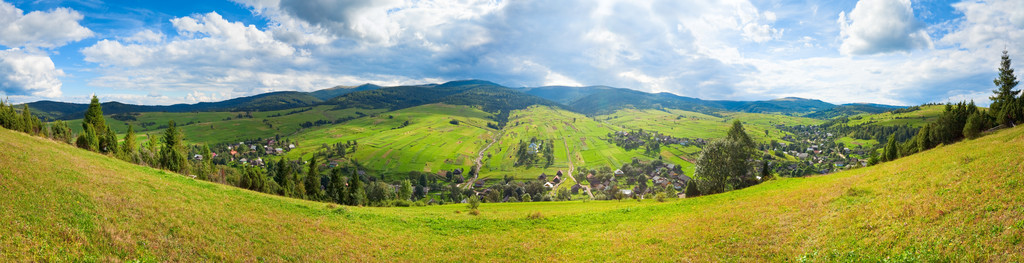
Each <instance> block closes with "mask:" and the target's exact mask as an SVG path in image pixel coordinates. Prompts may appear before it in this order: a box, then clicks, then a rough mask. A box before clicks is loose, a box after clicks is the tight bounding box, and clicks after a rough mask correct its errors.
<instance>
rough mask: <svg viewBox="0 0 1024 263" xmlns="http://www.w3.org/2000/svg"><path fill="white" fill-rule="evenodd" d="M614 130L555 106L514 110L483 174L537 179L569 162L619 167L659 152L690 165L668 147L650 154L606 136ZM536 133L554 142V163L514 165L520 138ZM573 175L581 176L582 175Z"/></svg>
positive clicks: (540, 138) (579, 165)
mask: <svg viewBox="0 0 1024 263" xmlns="http://www.w3.org/2000/svg"><path fill="white" fill-rule="evenodd" d="M615 131H616V130H615V129H614V127H612V126H610V125H607V124H603V123H600V122H598V121H595V120H593V119H591V118H588V117H586V116H584V115H582V114H578V113H574V112H570V111H566V110H562V109H558V108H554V107H548V106H534V107H530V108H527V109H525V110H517V111H513V112H512V113H511V114H510V118H509V123H508V125H507V126H506V127H505V131H504V132H505V133H504V135H503V136H502V138H501V140H500V141H499V142H498V143H496V144H495V145H494V146H492V147H491V148H490V149H488V151H487V153H486V154H487V155H489V156H490V157H487V156H485V159H484V165H483V167H482V168H481V169H480V176H481V177H492V178H502V176H504V175H512V176H514V177H516V178H518V179H531V178H533V179H535V178H536V177H537V176H538V175H540V174H541V173H547V174H549V175H550V174H555V173H556V172H557V171H558V170H563V171H567V170H568V169H569V164H570V162H571V163H572V165H573V167H587V168H591V169H597V168H599V167H603V166H609V167H612V168H613V169H617V168H619V167H621V166H622V165H623V164H625V163H628V162H631V161H632V160H633V158H637V159H640V160H652V159H656V158H657V156H662V158H663V159H664V161H666V162H671V163H676V164H680V165H684V166H689V165H690V164H689V163H688V162H686V161H685V160H683V159H680V158H679V157H678V156H676V155H672V154H670V153H669V152H668V151H667V150H665V149H663V150H662V153H661V154H659V155H655V156H647V155H645V154H644V152H643V150H631V151H627V150H625V149H622V148H620V147H618V146H616V145H615V144H613V143H610V142H608V141H606V140H604V139H603V138H605V137H607V135H608V134H609V133H614V132H615ZM534 137H536V138H537V139H539V140H542V141H547V140H552V141H553V142H554V144H555V148H554V155H555V160H554V163H553V164H552V165H551V166H550V167H544V166H545V163H544V161H543V160H541V164H540V165H537V166H534V167H527V166H515V162H516V160H517V158H516V155H515V153H516V150H517V149H518V148H519V141H520V140H522V141H524V142H529V141H530V139H531V138H534ZM691 172H692V171H691ZM691 174H692V173H691ZM574 176H577V179H579V180H582V179H581V178H579V177H581V176H582V175H574Z"/></svg>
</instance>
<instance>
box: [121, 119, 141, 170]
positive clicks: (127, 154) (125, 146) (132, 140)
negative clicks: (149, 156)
mask: <svg viewBox="0 0 1024 263" xmlns="http://www.w3.org/2000/svg"><path fill="white" fill-rule="evenodd" d="M136 140H137V138H136V137H135V128H133V127H132V125H131V124H129V125H128V132H127V133H125V135H124V142H122V143H121V147H120V148H119V150H120V151H119V152H120V153H121V159H123V160H125V161H129V162H133V163H138V160H136V157H135V156H136V153H137V152H138V149H139V146H138V143H137V142H136Z"/></svg>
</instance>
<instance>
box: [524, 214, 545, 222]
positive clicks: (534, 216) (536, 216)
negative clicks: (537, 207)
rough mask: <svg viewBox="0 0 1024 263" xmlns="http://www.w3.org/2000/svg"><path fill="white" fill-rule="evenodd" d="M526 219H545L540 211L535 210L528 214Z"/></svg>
mask: <svg viewBox="0 0 1024 263" xmlns="http://www.w3.org/2000/svg"><path fill="white" fill-rule="evenodd" d="M526 219H532V220H537V219H544V215H543V214H541V213H540V212H533V213H530V214H529V215H526Z"/></svg>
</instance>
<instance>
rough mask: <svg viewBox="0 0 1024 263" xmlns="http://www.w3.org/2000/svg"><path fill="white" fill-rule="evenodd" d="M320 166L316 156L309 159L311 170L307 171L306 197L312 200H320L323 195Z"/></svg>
mask: <svg viewBox="0 0 1024 263" xmlns="http://www.w3.org/2000/svg"><path fill="white" fill-rule="evenodd" d="M319 169H320V166H319V164H318V163H317V161H316V156H313V158H310V159H309V171H307V173H306V180H305V188H306V198H307V199H310V200H320V199H321V196H323V189H321V188H322V186H321V184H320V170H319Z"/></svg>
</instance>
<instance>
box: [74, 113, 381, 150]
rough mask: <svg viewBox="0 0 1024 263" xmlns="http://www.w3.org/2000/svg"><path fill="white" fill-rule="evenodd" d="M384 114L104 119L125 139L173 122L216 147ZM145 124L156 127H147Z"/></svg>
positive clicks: (77, 128)
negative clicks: (304, 125)
mask: <svg viewBox="0 0 1024 263" xmlns="http://www.w3.org/2000/svg"><path fill="white" fill-rule="evenodd" d="M306 109H309V110H306ZM297 111H301V112H297ZM384 111H385V110H381V109H358V108H348V109H334V106H329V105H322V106H315V107H308V108H296V109H287V110H279V111H265V112H259V111H253V112H248V113H249V114H251V115H252V118H248V117H243V118H238V116H239V114H241V115H245V114H246V112H142V113H138V114H139V115H138V116H135V118H136V120H134V121H120V120H116V119H113V118H112V117H111V115H105V116H104V119H106V122H107V125H108V126H110V128H111V129H113V130H114V132H117V133H118V134H121V135H122V136H123V135H124V133H126V132H127V131H128V125H129V124H131V125H132V126H133V129H135V131H136V132H138V133H140V134H157V135H159V134H161V133H162V132H163V129H162V128H160V127H161V126H166V125H167V123H168V122H169V121H172V120H173V121H174V123H175V125H176V126H178V127H179V128H181V131H182V132H183V133H185V141H187V142H190V143H202V144H216V143H227V142H234V141H237V140H239V139H256V138H270V137H274V136H275V135H281V136H289V135H292V134H295V133H297V132H300V131H303V130H306V129H304V128H302V127H301V126H300V124H302V123H305V122H316V121H318V120H328V121H334V120H337V119H341V118H358V117H360V116H361V115H359V113H362V114H364V115H372V114H376V113H380V112H384ZM264 120H266V121H264ZM143 123H152V125H149V126H147V127H143V126H142V124H143ZM68 125H69V126H71V129H72V131H74V132H75V133H80V132H81V131H82V119H76V120H71V121H68ZM140 137H141V136H140ZM140 139H141V138H140Z"/></svg>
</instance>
